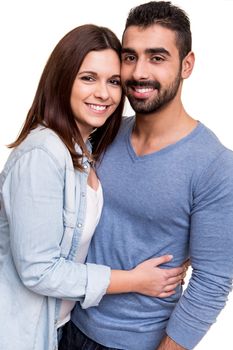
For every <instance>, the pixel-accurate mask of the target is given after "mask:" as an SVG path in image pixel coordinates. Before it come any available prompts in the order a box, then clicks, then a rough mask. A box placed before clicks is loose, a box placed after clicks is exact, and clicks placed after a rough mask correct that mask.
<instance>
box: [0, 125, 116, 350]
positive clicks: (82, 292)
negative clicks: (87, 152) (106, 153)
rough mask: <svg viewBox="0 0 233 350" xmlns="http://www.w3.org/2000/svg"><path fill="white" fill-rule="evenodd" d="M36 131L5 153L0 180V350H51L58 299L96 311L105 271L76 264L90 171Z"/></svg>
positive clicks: (52, 135) (51, 137)
mask: <svg viewBox="0 0 233 350" xmlns="http://www.w3.org/2000/svg"><path fill="white" fill-rule="evenodd" d="M83 164H84V166H85V170H86V171H83V172H78V171H76V170H75V169H74V167H73V163H72V159H71V157H70V154H69V152H68V150H67V148H66V147H65V146H64V144H63V143H62V141H61V140H60V139H59V137H58V136H57V135H56V134H55V133H54V132H53V131H51V130H50V129H48V128H44V127H40V128H37V129H35V130H33V131H32V132H31V133H30V135H29V136H28V137H27V138H26V139H25V140H24V141H23V142H22V143H21V144H20V145H19V146H18V147H17V148H16V149H14V150H13V152H12V153H11V154H10V157H9V159H8V161H7V163H6V165H5V167H4V169H3V171H2V173H1V175H0V310H1V311H0V325H1V327H0V349H1V350H12V349H17V350H54V349H57V318H58V315H59V305H60V299H65V298H66V299H69V300H75V301H76V300H80V301H81V303H82V307H88V306H95V305H98V303H99V300H100V299H101V298H102V296H103V294H105V291H106V288H107V286H108V284H109V277H110V269H109V268H108V267H106V266H103V265H95V264H77V263H75V262H74V261H73V260H74V259H75V256H76V253H77V250H78V247H79V239H80V235H81V234H82V228H83V223H84V220H85V215H86V184H87V176H88V172H89V164H88V162H87V159H85V158H84V159H83Z"/></svg>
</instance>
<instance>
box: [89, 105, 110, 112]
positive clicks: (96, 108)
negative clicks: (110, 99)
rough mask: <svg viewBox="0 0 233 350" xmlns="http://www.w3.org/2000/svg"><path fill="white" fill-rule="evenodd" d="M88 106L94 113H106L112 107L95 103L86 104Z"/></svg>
mask: <svg viewBox="0 0 233 350" xmlns="http://www.w3.org/2000/svg"><path fill="white" fill-rule="evenodd" d="M86 105H87V106H88V107H89V108H90V109H92V110H93V111H97V112H103V111H106V110H107V109H108V108H109V107H110V105H100V104H94V103H86Z"/></svg>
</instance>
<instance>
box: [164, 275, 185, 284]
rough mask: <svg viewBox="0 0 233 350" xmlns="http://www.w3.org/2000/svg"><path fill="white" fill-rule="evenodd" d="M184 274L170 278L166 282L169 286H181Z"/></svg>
mask: <svg viewBox="0 0 233 350" xmlns="http://www.w3.org/2000/svg"><path fill="white" fill-rule="evenodd" d="M183 278H184V277H183V274H180V275H178V276H175V277H170V278H168V279H167V280H166V282H167V284H175V283H177V284H179V283H181V281H182V280H183Z"/></svg>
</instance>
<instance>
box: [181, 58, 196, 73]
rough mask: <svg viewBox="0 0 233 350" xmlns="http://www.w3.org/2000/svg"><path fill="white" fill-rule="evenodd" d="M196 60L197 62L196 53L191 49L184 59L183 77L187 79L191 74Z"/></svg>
mask: <svg viewBox="0 0 233 350" xmlns="http://www.w3.org/2000/svg"><path fill="white" fill-rule="evenodd" d="M194 62H195V55H194V53H193V52H192V51H190V52H189V53H188V54H187V56H185V58H184V59H183V61H182V73H181V75H182V78H183V79H187V78H188V77H189V76H190V75H191V73H192V70H193V67H194Z"/></svg>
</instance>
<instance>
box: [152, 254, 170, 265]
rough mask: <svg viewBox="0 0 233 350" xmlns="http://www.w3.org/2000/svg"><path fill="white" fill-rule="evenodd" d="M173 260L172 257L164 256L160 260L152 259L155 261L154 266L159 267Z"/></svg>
mask: <svg viewBox="0 0 233 350" xmlns="http://www.w3.org/2000/svg"><path fill="white" fill-rule="evenodd" d="M172 259H173V256H172V255H163V256H160V257H158V258H153V259H151V261H153V263H154V266H159V265H162V264H165V263H167V262H169V261H171V260H172Z"/></svg>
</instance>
